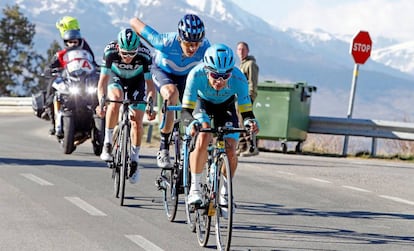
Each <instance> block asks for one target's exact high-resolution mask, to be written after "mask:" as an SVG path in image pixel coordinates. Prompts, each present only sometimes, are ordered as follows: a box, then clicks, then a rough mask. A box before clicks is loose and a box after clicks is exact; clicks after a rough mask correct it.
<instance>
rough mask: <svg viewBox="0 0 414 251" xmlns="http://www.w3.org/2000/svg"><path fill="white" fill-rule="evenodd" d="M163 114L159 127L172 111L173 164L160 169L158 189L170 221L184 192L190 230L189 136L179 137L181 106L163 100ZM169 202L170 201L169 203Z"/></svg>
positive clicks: (173, 217) (193, 229)
mask: <svg viewBox="0 0 414 251" xmlns="http://www.w3.org/2000/svg"><path fill="white" fill-rule="evenodd" d="M162 111H163V113H164V116H163V117H162V121H161V123H160V129H162V128H164V126H165V121H166V113H167V112H168V111H174V112H175V113H174V127H173V131H172V133H171V136H170V143H171V144H172V143H174V153H175V154H174V164H173V166H172V168H167V169H164V170H162V171H161V175H160V177H159V178H158V179H157V182H156V183H157V185H158V187H159V189H162V190H164V191H163V201H164V208H165V211H166V214H167V217H168V219H169V220H170V221H173V220H174V219H175V215H176V211H177V205H178V196H179V194H183V193H184V199H185V206H186V218H187V220H186V221H187V224H188V226H189V228H190V230H191V231H193V232H194V231H195V224H194V220H193V216H192V213H193V210H192V209H191V208H190V205H189V204H188V200H187V197H188V194H189V191H190V177H189V173H190V171H189V146H190V141H191V137H190V136H187V135H184V136H183V138H181V133H180V129H181V128H180V119H179V118H178V112H179V111H181V106H169V105H167V100H165V101H164V105H163V108H162ZM169 202H170V203H169Z"/></svg>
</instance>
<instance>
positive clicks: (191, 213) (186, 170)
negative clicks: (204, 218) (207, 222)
mask: <svg viewBox="0 0 414 251" xmlns="http://www.w3.org/2000/svg"><path fill="white" fill-rule="evenodd" d="M185 144H186V145H185V146H184V147H185V148H184V149H183V152H184V153H183V161H182V165H183V167H182V182H181V183H182V185H183V189H184V206H185V215H186V222H187V226H188V228H189V229H190V231H191V232H193V233H195V232H196V224H195V222H196V215H195V210H194V206H192V205H190V204H189V203H188V195H189V194H190V186H191V171H190V153H189V152H188V150H189V145H188V142H185Z"/></svg>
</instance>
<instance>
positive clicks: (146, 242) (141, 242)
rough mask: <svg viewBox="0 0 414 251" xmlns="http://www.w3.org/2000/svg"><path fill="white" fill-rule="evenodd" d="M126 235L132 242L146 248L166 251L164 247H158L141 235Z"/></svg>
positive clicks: (154, 250)
mask: <svg viewBox="0 0 414 251" xmlns="http://www.w3.org/2000/svg"><path fill="white" fill-rule="evenodd" d="M125 237H127V238H128V239H130V240H131V241H132V242H134V243H135V244H137V245H138V246H140V247H142V248H143V249H144V250H151V251H164V249H162V248H160V247H158V246H157V245H155V244H154V243H152V242H150V241H149V240H147V239H145V238H144V237H142V236H141V235H125Z"/></svg>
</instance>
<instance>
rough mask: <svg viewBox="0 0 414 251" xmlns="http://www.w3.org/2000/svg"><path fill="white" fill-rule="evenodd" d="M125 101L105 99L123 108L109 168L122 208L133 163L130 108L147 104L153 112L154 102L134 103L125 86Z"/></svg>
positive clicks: (116, 128) (115, 134)
mask: <svg viewBox="0 0 414 251" xmlns="http://www.w3.org/2000/svg"><path fill="white" fill-rule="evenodd" d="M123 89H124V99H123V100H122V101H119V100H110V99H105V102H108V103H110V102H112V103H119V104H122V106H121V116H120V118H119V121H118V124H117V125H116V127H115V129H114V134H113V136H112V142H113V143H112V145H113V147H112V156H113V160H112V162H108V167H109V168H111V169H112V179H113V182H114V196H115V197H116V198H119V203H120V205H121V206H123V205H124V199H125V183H126V180H127V179H128V178H129V175H128V170H129V166H130V163H131V160H130V153H131V146H132V145H131V121H130V119H129V106H130V105H134V104H146V105H147V108H146V109H147V110H149V111H150V112H153V101H152V98H151V97H150V98H149V99H148V102H146V101H142V100H141V101H134V100H130V99H128V86H124V87H123ZM137 168H138V166H137Z"/></svg>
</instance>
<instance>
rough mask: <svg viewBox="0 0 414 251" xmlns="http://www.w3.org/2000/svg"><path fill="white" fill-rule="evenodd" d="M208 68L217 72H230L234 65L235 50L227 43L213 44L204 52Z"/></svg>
mask: <svg viewBox="0 0 414 251" xmlns="http://www.w3.org/2000/svg"><path fill="white" fill-rule="evenodd" d="M203 61H204V64H205V66H206V68H207V69H208V70H210V71H212V72H215V73H229V72H231V71H232V70H233V67H234V56H233V51H232V49H231V48H230V47H228V46H227V45H225V44H213V45H212V46H210V47H209V48H208V49H207V50H206V52H205V53H204V59H203Z"/></svg>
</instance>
